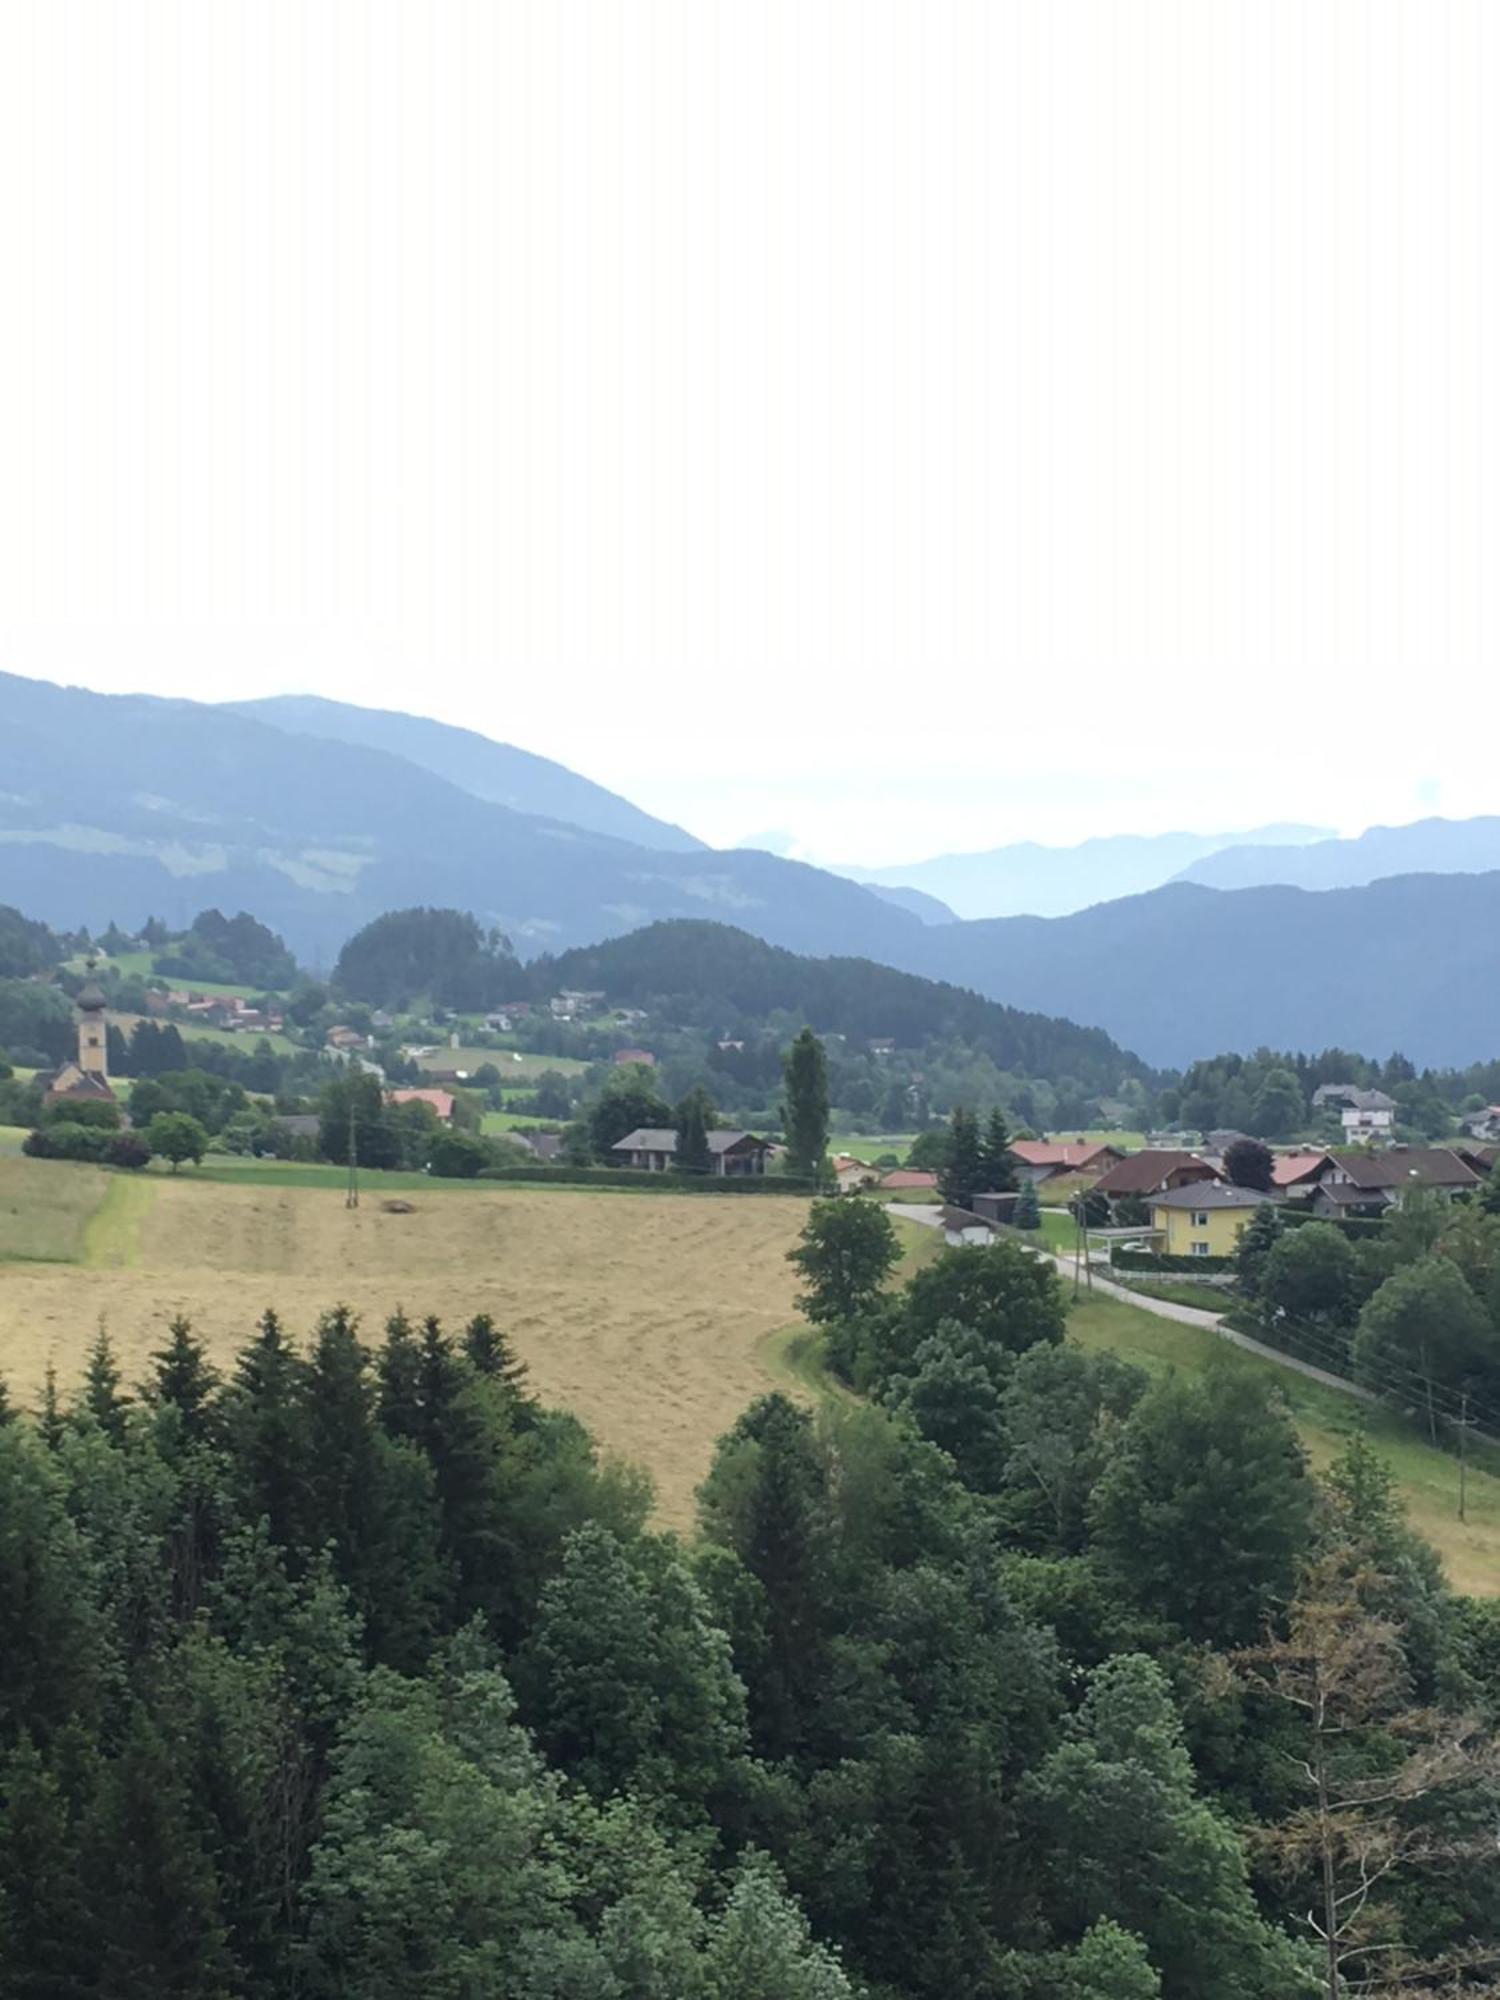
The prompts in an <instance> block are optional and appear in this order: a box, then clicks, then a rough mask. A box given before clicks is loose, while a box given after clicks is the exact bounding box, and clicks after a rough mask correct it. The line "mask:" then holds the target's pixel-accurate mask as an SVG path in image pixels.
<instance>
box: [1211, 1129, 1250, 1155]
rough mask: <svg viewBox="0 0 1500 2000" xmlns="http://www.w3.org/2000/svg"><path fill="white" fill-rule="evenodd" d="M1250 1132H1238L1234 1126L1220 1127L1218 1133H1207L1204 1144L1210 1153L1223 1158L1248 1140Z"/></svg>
mask: <svg viewBox="0 0 1500 2000" xmlns="http://www.w3.org/2000/svg"><path fill="white" fill-rule="evenodd" d="M1249 1137H1250V1134H1249V1133H1248V1132H1236V1131H1235V1129H1234V1127H1233V1126H1232V1125H1225V1126H1220V1128H1219V1129H1218V1130H1217V1131H1214V1132H1205V1133H1204V1135H1203V1143H1204V1145H1205V1146H1206V1147H1207V1148H1208V1150H1209V1152H1210V1153H1213V1154H1215V1155H1216V1156H1217V1157H1220V1158H1222V1157H1223V1155H1224V1154H1225V1153H1227V1152H1228V1151H1229V1148H1230V1147H1231V1146H1237V1145H1238V1144H1239V1143H1240V1141H1241V1139H1248V1138H1249Z"/></svg>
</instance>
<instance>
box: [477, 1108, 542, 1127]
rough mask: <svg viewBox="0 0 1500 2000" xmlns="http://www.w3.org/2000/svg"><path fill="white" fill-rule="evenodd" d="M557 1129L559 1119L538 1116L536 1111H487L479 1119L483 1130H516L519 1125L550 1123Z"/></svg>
mask: <svg viewBox="0 0 1500 2000" xmlns="http://www.w3.org/2000/svg"><path fill="white" fill-rule="evenodd" d="M548 1124H550V1125H551V1127H552V1129H553V1130H554V1131H555V1130H557V1120H556V1119H555V1118H553V1119H550V1120H549V1119H546V1118H538V1117H537V1115H536V1113H535V1112H534V1111H532V1112H526V1111H486V1112H484V1113H483V1114H482V1115H481V1117H480V1121H479V1127H480V1130H481V1131H483V1132H514V1131H515V1129H516V1127H517V1126H518V1125H528V1126H536V1125H548Z"/></svg>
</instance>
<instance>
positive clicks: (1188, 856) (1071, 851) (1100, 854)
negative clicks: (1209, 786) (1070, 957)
mask: <svg viewBox="0 0 1500 2000" xmlns="http://www.w3.org/2000/svg"><path fill="white" fill-rule="evenodd" d="M1328 831H1329V829H1328V828H1327V827H1318V826H1261V827H1256V828H1255V829H1254V830H1253V831H1252V832H1250V833H1158V834H1136V833H1122V834H1109V835H1105V836H1101V837H1100V838H1098V839H1095V840H1084V841H1080V842H1079V843H1078V845H1077V846H1076V847H1044V846H1042V845H1040V844H1039V843H1038V842H1036V841H1034V840H1022V841H1017V842H1016V843H1015V844H1014V845H1012V846H1009V847H992V848H990V849H989V850H988V852H986V853H980V854H940V855H937V856H935V857H934V858H933V859H932V860H930V861H916V862H911V863H909V864H907V865H904V866H902V867H899V868H854V867H849V868H845V867H840V869H839V873H840V874H841V875H847V876H848V877H849V879H850V881H851V882H864V883H868V884H871V885H883V886H887V887H891V888H902V889H920V890H922V891H924V892H925V893H926V894H927V895H929V896H936V897H937V898H938V900H939V901H940V902H943V903H946V904H947V905H948V907H949V908H950V909H951V910H953V911H954V912H955V913H956V914H957V915H958V916H960V917H1010V916H1035V917H1065V916H1068V915H1069V914H1070V913H1071V912H1072V911H1074V910H1083V909H1087V908H1088V907H1089V905H1090V904H1091V903H1106V902H1109V901H1111V900H1113V899H1114V898H1115V897H1117V896H1135V895H1139V894H1140V893H1141V892H1142V891H1144V890H1146V889H1157V888H1160V887H1161V885H1162V884H1163V883H1164V882H1169V881H1171V880H1172V878H1173V877H1174V876H1175V875H1177V874H1178V873H1179V872H1180V871H1181V870H1182V869H1184V868H1186V867H1188V866H1189V864H1190V863H1192V862H1194V861H1197V860H1198V859H1200V857H1202V856H1203V855H1207V854H1214V853H1217V852H1218V850H1219V849H1220V848H1223V847H1233V846H1237V845H1243V844H1244V843H1245V842H1247V841H1254V842H1255V843H1256V844H1257V845H1258V846H1271V845H1279V844H1281V843H1286V844H1287V845H1289V846H1291V845H1296V844H1297V843H1299V842H1302V841H1308V840H1319V839H1321V838H1322V837H1323V835H1325V834H1326V833H1327V832H1328Z"/></svg>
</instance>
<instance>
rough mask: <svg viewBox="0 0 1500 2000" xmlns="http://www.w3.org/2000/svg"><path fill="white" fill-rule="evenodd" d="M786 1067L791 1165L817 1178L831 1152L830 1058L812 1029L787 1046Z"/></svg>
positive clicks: (787, 1139)
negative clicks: (829, 1120) (829, 1125)
mask: <svg viewBox="0 0 1500 2000" xmlns="http://www.w3.org/2000/svg"><path fill="white" fill-rule="evenodd" d="M784 1069H785V1073H786V1104H785V1118H786V1144H787V1159H788V1165H789V1166H790V1167H791V1170H792V1172H793V1173H794V1174H802V1175H804V1176H805V1177H806V1178H807V1179H809V1180H818V1179H821V1178H822V1176H823V1174H824V1173H825V1172H826V1165H825V1161H826V1156H827V1153H828V1107H829V1099H828V1058H827V1056H826V1055H825V1054H824V1052H823V1044H822V1042H821V1041H819V1039H818V1037H817V1036H816V1035H815V1034H814V1033H813V1031H812V1029H811V1028H804V1029H803V1030H802V1032H801V1034H800V1035H798V1037H797V1039H796V1040H795V1041H794V1042H793V1043H792V1046H791V1048H790V1049H788V1051H787V1054H786V1060H785V1063H784Z"/></svg>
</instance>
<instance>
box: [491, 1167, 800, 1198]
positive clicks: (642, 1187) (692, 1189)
mask: <svg viewBox="0 0 1500 2000" xmlns="http://www.w3.org/2000/svg"><path fill="white" fill-rule="evenodd" d="M478 1178H479V1179H480V1180H482V1181H511V1182H515V1183H517V1184H521V1183H526V1184H529V1185H531V1186H533V1187H607V1188H616V1189H618V1190H619V1191H621V1192H622V1193H625V1194H816V1193H817V1192H818V1188H817V1184H816V1182H814V1181H810V1180H804V1179H801V1178H799V1177H798V1176H796V1175H794V1174H730V1175H728V1176H725V1177H722V1178H721V1177H720V1176H719V1175H717V1174H679V1173H665V1174H649V1173H645V1172H643V1171H641V1169H639V1168H631V1167H542V1166H536V1167H482V1168H481V1169H480V1172H479V1175H478Z"/></svg>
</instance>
